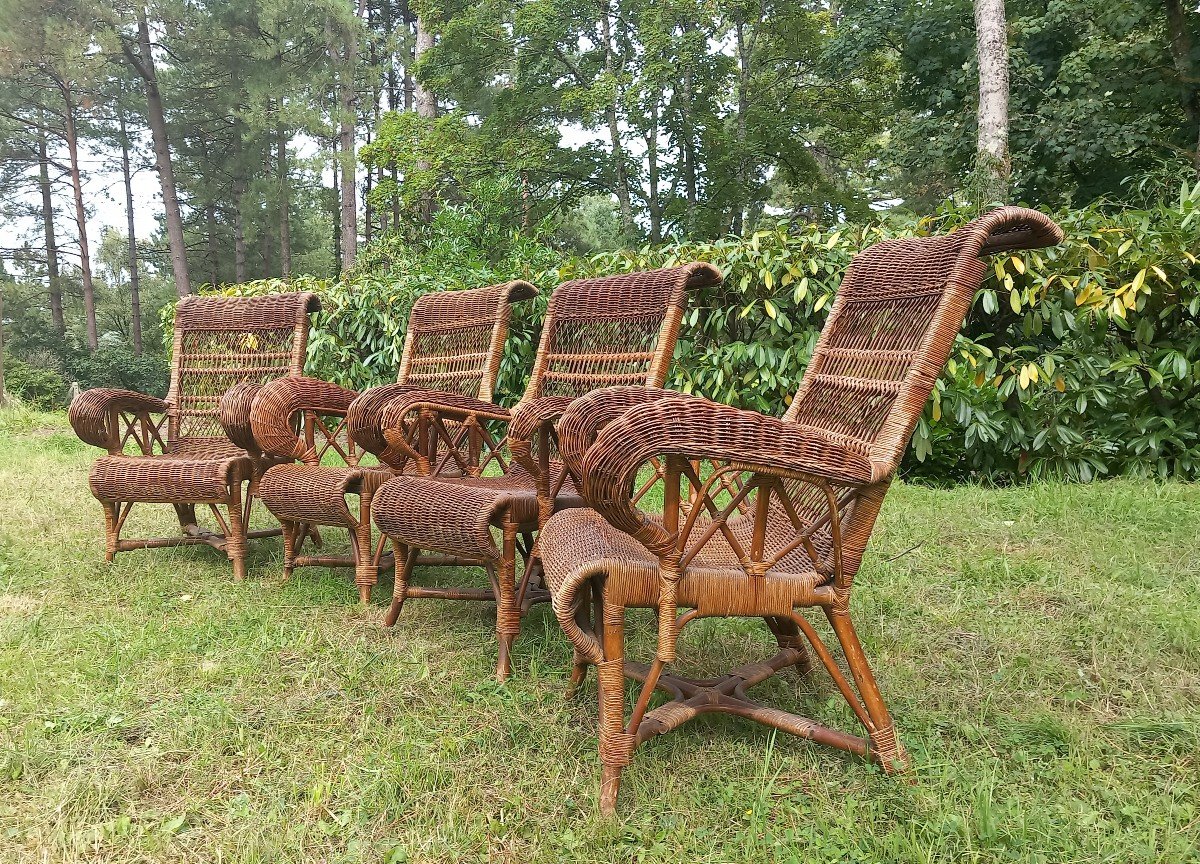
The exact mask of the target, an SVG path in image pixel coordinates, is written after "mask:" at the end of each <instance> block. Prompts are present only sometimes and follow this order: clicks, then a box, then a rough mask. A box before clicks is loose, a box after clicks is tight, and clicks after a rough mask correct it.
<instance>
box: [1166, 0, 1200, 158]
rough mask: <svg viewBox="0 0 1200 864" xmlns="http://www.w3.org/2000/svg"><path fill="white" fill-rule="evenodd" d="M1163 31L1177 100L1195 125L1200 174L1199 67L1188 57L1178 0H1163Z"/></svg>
mask: <svg viewBox="0 0 1200 864" xmlns="http://www.w3.org/2000/svg"><path fill="white" fill-rule="evenodd" d="M1165 2H1166V5H1167V33H1168V35H1169V36H1170V39H1171V59H1172V60H1173V61H1174V63H1175V72H1176V74H1177V75H1178V77H1179V87H1180V94H1179V95H1180V99H1181V101H1182V102H1183V110H1184V114H1185V115H1186V116H1187V119H1188V123H1189V124H1190V125H1191V126H1193V127H1196V139H1195V140H1196V151H1195V153H1193V154H1192V165H1193V166H1194V167H1195V169H1196V174H1197V175H1198V176H1200V70H1197V68H1196V62H1195V60H1194V58H1193V56H1192V35H1191V33H1189V32H1188V26H1187V17H1186V12H1185V10H1184V8H1183V3H1182V2H1180V0H1165Z"/></svg>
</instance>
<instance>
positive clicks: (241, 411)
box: [217, 381, 262, 455]
mask: <svg viewBox="0 0 1200 864" xmlns="http://www.w3.org/2000/svg"><path fill="white" fill-rule="evenodd" d="M261 389H262V385H261V384H254V383H252V382H249V381H244V382H242V383H241V384H238V385H236V386H234V387H230V388H229V389H228V390H226V391H225V395H223V396H222V397H221V401H220V402H218V403H217V419H218V420H220V421H221V428H222V429H224V430H225V437H227V438H228V439H229V440H230V441H232V442H233V443H234V444H236V445H237V446H239V447H241V448H242V449H243V450H245V451H246V452H248V453H251V454H255V455H257V454H258V453H260V452H261V449H260V448H259V445H258V442H257V441H255V440H254V430H253V429H252V428H251V427H250V406H251V405H253V404H254V397H255V396H257V395H258V391H259V390H261Z"/></svg>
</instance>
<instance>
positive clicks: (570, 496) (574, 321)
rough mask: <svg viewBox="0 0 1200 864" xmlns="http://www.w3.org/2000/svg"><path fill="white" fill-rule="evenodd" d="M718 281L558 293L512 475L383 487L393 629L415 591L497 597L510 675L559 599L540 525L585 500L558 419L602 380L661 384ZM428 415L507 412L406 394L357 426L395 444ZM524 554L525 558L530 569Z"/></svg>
mask: <svg viewBox="0 0 1200 864" xmlns="http://www.w3.org/2000/svg"><path fill="white" fill-rule="evenodd" d="M719 281H720V274H719V273H718V272H717V271H716V270H715V269H714V268H713V267H711V266H710V265H707V264H687V265H684V266H680V267H672V268H666V269H662V270H653V271H648V272H642V273H629V274H623V275H619V276H608V277H604V278H599V279H581V280H575V281H572V282H564V283H563V284H562V285H560V286H559V287H558V288H557V289H555V291H554V294H553V295H552V296H551V298H550V302H549V306H548V308H547V311H546V318H545V321H544V323H543V325H542V335H541V341H540V343H539V347H538V353H537V357H536V358H535V360H534V367H533V371H532V374H531V377H530V381H529V386H528V387H527V388H526V390H525V394H524V396H523V397H522V399H521V402H520V403H519V404H518V405H517V407H516V408H514V409H513V412H512V415H511V422H510V423H509V425H508V435H507V438H506V443H507V447H508V449H509V452H510V453H511V456H512V460H511V461H510V462H508V464H507V465H506V466H505V470H504V474H503V476H488V475H487V474H484V475H483V476H479V477H463V478H461V479H457V478H444V479H443V478H437V479H434V478H419V477H396V478H395V479H393V480H390V481H388V483H386V484H385V485H384V486H383V488H382V489H380V491H379V492H378V494H377V495H376V504H375V509H374V512H375V523H376V525H378V526H379V528H380V530H381V531H382V532H383V533H384V534H385V535H387V536H388V537H390V538H391V540H392V542H393V545H394V548H395V551H396V560H397V562H398V565H397V568H396V581H395V589H394V592H393V597H392V605H391V608H390V609H389V610H388V615H387V618H386V619H385V620H386V623H387V624H388V626H391V625H393V624H395V622H396V620H397V618H398V616H399V615H400V612H401V609H402V608H403V605H404V603H405V601H406V599H407V598H409V597H436V598H441V599H452V600H483V601H494V602H495V603H496V604H497V614H496V637H497V641H498V643H499V652H498V657H497V662H496V674H497V676H498V677H499V678H501V679H503V678H505V677H506V676H507V675H508V674H509V671H510V668H511V660H510V651H511V647H512V644H513V641H514V640H515V639H516V637H517V634H518V633H519V632H520V627H521V618H522V615H523V613H524V612H525V611H526V610H527V609H528V607H529V605H530V604H531V603H533V602H537V601H539V600H544V599H548V595H547V593H546V592H545V590H544V589H541V588H540V587H539V584H538V579H539V577H538V570H539V568H538V566H537V564H536V551H535V546H534V536H535V533H536V531H537V530H538V529H539V528H540V527H541V525H542V524H544V523H545V520H546V519H548V518H549V516H550V514H551V513H553V512H555V511H556V510H559V509H563V508H568V507H575V506H579V505H581V504H582V503H583V501H582V499H581V497H580V496H579V494H578V493H577V492H576V491H575V487H574V483H573V481H572V480H571V478H570V477H569V476H568V475H567V473H566V469H565V466H564V465H563V464H562V462H561V461H560V460H559V459H558V458H557V456H556V451H555V446H556V445H555V432H554V430H555V424H556V422H557V420H558V418H559V417H560V416H561V415H562V413H563V411H565V410H566V409H567V407H568V406H569V405H570V404H571V402H572V400H574V399H575V398H577V397H579V396H580V395H583V394H586V393H588V392H591V391H592V390H595V389H596V388H599V387H604V386H608V385H627V386H630V387H631V389H636V390H639V391H641V390H645V389H648V388H649V389H659V388H661V386H662V384H663V381H664V379H665V378H666V374H667V366H668V364H669V363H670V359H671V354H672V352H673V351H674V348H675V340H676V337H677V335H678V331H679V324H680V321H681V319H682V316H683V308H684V304H685V302H686V296H687V291H688V290H689V289H691V288H698V287H702V286H705V285H712V284H715V283H717V282H719ZM421 412H427V413H431V414H434V415H435V416H436V417H437V418H439V420H440V422H456V423H473V422H477V420H478V419H479V418H481V417H482V418H484V419H489V418H490V419H492V420H495V421H500V420H504V419H508V418H506V417H504V416H502V415H499V414H494V413H493V414H481V413H480V412H479V411H478V409H477V408H476V407H475V406H473V405H471V404H470V403H469V402H462V401H461V400H460V401H458V402H450V401H442V402H440V403H439V402H437V401H425V402H423V403H420V404H418V402H416V401H410V402H409V403H403V402H397V403H395V404H393V405H392V406H390V407H389V408H388V409H387V410H386V411H385V412H384V413H383V414H382V416H381V417H380V420H379V422H378V424H375V425H365V427H360V426H356V425H352V427H351V432H352V433H353V434H354V435H355V437H359V436H363V437H370V436H372V435H379V434H380V432H381V430H382V435H383V437H384V439H385V440H387V441H389V442H390V441H392V439H393V438H394V437H395V436H396V434H397V433H401V434H405V430H407V429H409V428H411V424H412V422H413V416H414V415H416V416H420V414H421ZM396 443H397V444H399V443H400V442H399V440H397V441H396ZM493 531H495V532H496V534H497V535H498V536H494V535H493ZM518 554H519V555H520V556H521V558H522V561H523V564H524V566H523V567H522V568H521V570H520V575H519V576H518V568H517V563H516V559H517V556H518ZM399 562H403V563H399ZM419 564H451V565H476V566H481V567H483V568H484V569H486V570H487V571H488V574H489V577H490V582H491V587H490V588H458V587H454V588H450V587H441V586H426V585H415V584H412V581H411V576H412V573H413V570H414V568H415V567H416V566H417V565H419Z"/></svg>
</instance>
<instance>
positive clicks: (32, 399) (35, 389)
mask: <svg viewBox="0 0 1200 864" xmlns="http://www.w3.org/2000/svg"><path fill="white" fill-rule="evenodd" d="M4 389H5V390H6V391H7V392H8V393H13V394H16V395H17V397H18V398H20V399H21V400H22V401H24V402H25V403H27V404H28V405H29V406H30V407H33V408H36V409H39V410H43V411H44V410H48V409H51V408H58V407H60V406H61V405H62V404H63V398H64V396H65V395H66V392H67V384H66V382H65V381H63V378H62V376H61V375H59V374H58V373H57V372H55V371H54V370H53V369H45V368H41V367H38V366H32V365H30V364H28V363H25V362H22V361H21V360H18V359H17V358H15V357H11V356H6V357H5V358H4Z"/></svg>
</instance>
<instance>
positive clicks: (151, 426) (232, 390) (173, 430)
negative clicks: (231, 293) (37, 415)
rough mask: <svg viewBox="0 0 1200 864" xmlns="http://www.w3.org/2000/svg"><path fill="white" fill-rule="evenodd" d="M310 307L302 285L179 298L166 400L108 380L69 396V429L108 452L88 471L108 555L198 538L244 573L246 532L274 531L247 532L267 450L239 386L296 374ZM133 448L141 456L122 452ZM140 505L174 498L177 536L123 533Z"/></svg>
mask: <svg viewBox="0 0 1200 864" xmlns="http://www.w3.org/2000/svg"><path fill="white" fill-rule="evenodd" d="M318 308H319V306H318V302H317V298H316V296H315V295H313V294H307V293H302V294H277V295H272V296H269V297H185V298H184V299H182V300H180V301H179V305H178V307H177V308H176V311H175V340H174V349H173V353H172V357H171V383H170V389H169V391H168V393H167V398H166V399H156V398H154V397H152V396H146V395H144V394H141V393H133V392H130V391H128V390H115V389H110V388H97V389H93V390H88V391H86V392H84V393H81V394H79V396H78V397H76V399H75V401H74V402H72V403H71V409H70V412H69V414H68V416H69V418H70V421H71V426H72V427H73V428H74V430H75V433H76V434H77V435H78V436H79V437H80V439H82V440H83V441H85V442H86V443H88V444H92V445H94V446H96V447H99V448H101V449H103V450H107V451H108V454H109V455H107V456H105V457H103V458H101V459H99V460H97V461H96V463H95V464H94V465H93V466H92V471H91V476H90V478H89V482H90V485H91V489H92V494H93V495H95V496H96V498H97V499H98V500H99V501H100V504H101V506H102V507H103V508H104V527H105V553H106V555H105V557H106V558H107V560H109V561H112V560H113V557H114V556H115V555H116V553H117V552H125V551H127V550H129V549H147V548H156V547H163V546H180V545H184V544H192V543H206V544H208V545H210V546H212V547H214V548H216V549H220V550H222V551H224V552H225V554H226V555H228V556H229V560H230V561H232V562H233V573H234V577H235V578H237V579H242V578H244V577H245V575H246V541H247V539H249V538H255V537H265V536H274V535H277V534H278V533H279V531H278V530H266V531H251V532H248V531H247V525H248V524H249V518H250V508H251V505H252V504H253V502H254V498H255V495H256V493H257V486H258V481H259V479H260V478H261V477H262V474H263V472H264V471H265V470H266V469H267V468H269V467H270V466H271V465H272V464H274V459H273V457H271V456H269V455H266V454H264V453H263V452H262V451H261V450H259V449H258V448H257V446H256V445H255V443H254V441H253V439H252V437H251V436H250V428H249V410H250V403H249V401H248V399H247V398H246V393H247V391H246V390H245V389H243V388H242V387H240V386H239V385H242V384H249V385H250V386H252V387H253V386H256V385H257V384H260V383H262V382H265V381H269V380H270V379H272V378H275V377H278V376H280V375H288V374H298V373H299V372H300V371H301V369H303V367H304V352H305V347H306V345H307V342H308V313H310V312H314V311H316V310H317V309H318ZM251 392H252V391H251ZM152 415H163V416H162V417H161V418H160V419H158V420H156V419H155V418H154V417H153V416H152ZM131 446H132V447H134V448H136V449H137V451H138V454H137V455H129V456H127V455H125V450H126V448H127V447H131ZM243 487H245V488H244V489H243ZM136 503H161V504H172V505H174V507H175V512H176V514H177V516H178V518H179V524H180V527H181V528H182V529H183V534H182V536H179V537H163V538H155V539H150V540H123V539H121V529H122V528H123V527H124V525H125V520H126V519H127V518H128V516H129V512H130V510H131V509H132V507H133V505H134V504H136ZM197 504H207V505H209V507H210V508H211V510H212V513H213V516H214V517H215V518H216V521H217V524H218V525H219V527H220V529H221V530H220V532H219V533H217V532H213V531H208V530H205V529H202V528H200V527H199V525H198V524H197V521H196V505H197ZM222 505H223V506H224V507H225V509H226V514H227V516H223V515H222V513H221V511H220V509H219V507H220V506H222Z"/></svg>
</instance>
